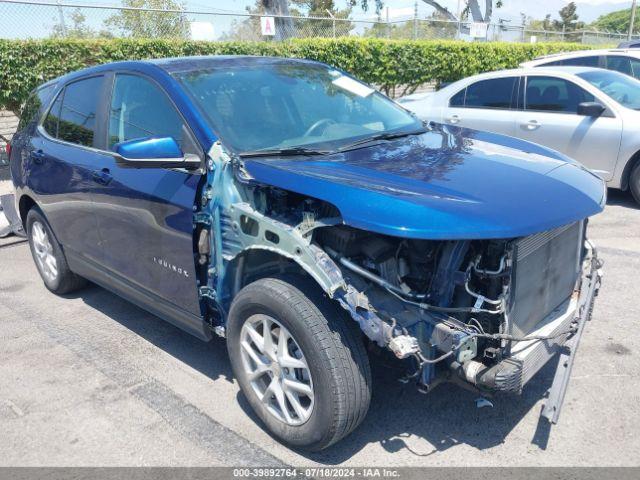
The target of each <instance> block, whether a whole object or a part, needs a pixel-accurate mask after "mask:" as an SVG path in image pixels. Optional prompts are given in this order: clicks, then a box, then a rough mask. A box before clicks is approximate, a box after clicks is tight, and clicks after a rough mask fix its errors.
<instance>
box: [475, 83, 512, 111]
mask: <svg viewBox="0 0 640 480" xmlns="http://www.w3.org/2000/svg"><path fill="white" fill-rule="evenodd" d="M516 80H517V77H506V78H493V79H491V80H482V81H480V82H476V83H474V84H471V85H469V86H468V87H467V94H466V96H465V101H464V106H465V107H466V108H503V109H508V108H510V107H511V98H512V96H513V91H514V89H515V85H516Z"/></svg>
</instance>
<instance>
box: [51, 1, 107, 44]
mask: <svg viewBox="0 0 640 480" xmlns="http://www.w3.org/2000/svg"><path fill="white" fill-rule="evenodd" d="M56 20H57V23H56V24H55V25H53V27H52V28H51V36H52V37H53V38H95V37H105V38H110V37H112V36H113V35H111V34H110V33H109V32H107V31H100V32H96V31H95V30H93V29H92V28H90V27H88V26H87V25H86V23H85V22H86V21H87V17H85V15H84V14H83V13H82V10H80V8H76V9H75V10H73V12H71V13H70V14H69V15H68V17H65V16H64V14H63V13H62V12H60V16H59V17H58V18H56Z"/></svg>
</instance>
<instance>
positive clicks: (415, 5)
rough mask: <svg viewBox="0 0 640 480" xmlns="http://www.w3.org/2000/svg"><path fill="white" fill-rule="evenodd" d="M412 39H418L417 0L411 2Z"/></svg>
mask: <svg viewBox="0 0 640 480" xmlns="http://www.w3.org/2000/svg"><path fill="white" fill-rule="evenodd" d="M413 39H414V40H417V39H418V0H416V1H415V2H414V4H413Z"/></svg>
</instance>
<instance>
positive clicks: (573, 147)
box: [515, 76, 622, 180]
mask: <svg viewBox="0 0 640 480" xmlns="http://www.w3.org/2000/svg"><path fill="white" fill-rule="evenodd" d="M523 90H524V98H523V105H524V109H523V110H521V111H519V112H518V113H516V133H515V135H516V136H517V137H519V138H522V139H523V140H528V141H530V142H534V143H539V144H540V145H544V146H545V147H549V148H552V149H554V150H557V151H559V152H561V153H564V154H565V155H567V156H569V157H571V158H573V159H574V160H577V161H579V162H581V163H582V164H583V165H585V166H586V167H587V168H589V169H590V170H592V171H593V172H594V173H596V174H598V175H600V176H601V177H602V178H603V179H604V180H610V179H611V178H612V176H613V171H614V168H615V165H616V160H617V158H618V150H619V148H620V138H621V134H622V120H621V119H620V118H617V117H615V116H614V114H613V113H612V112H610V111H609V110H608V111H607V112H605V114H603V115H601V116H599V117H587V116H584V115H578V114H577V110H578V104H579V103H581V102H594V101H598V99H597V98H595V97H594V96H593V95H592V94H591V93H589V92H587V91H586V90H584V89H583V88H582V87H580V86H579V85H576V84H575V83H573V82H571V81H569V80H566V79H563V78H557V77H548V76H529V77H527V79H526V87H525V88H524V89H523ZM600 103H602V104H603V105H604V103H603V102H602V101H600Z"/></svg>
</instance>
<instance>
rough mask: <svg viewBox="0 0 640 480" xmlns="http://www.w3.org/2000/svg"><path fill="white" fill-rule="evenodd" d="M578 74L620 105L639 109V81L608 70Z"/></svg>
mask: <svg viewBox="0 0 640 480" xmlns="http://www.w3.org/2000/svg"><path fill="white" fill-rule="evenodd" d="M578 76H579V77H580V78H582V79H584V80H586V81H587V82H589V83H590V84H591V85H593V86H594V87H596V88H597V89H598V90H600V91H601V92H603V93H604V94H606V95H607V96H609V97H610V98H612V99H613V100H615V101H616V102H618V103H619V104H620V105H622V106H624V107H627V108H632V109H633V110H640V81H638V80H636V79H635V78H631V77H628V76H627V75H624V74H622V73H618V72H612V71H610V70H597V71H596V70H594V71H590V72H583V73H578Z"/></svg>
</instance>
